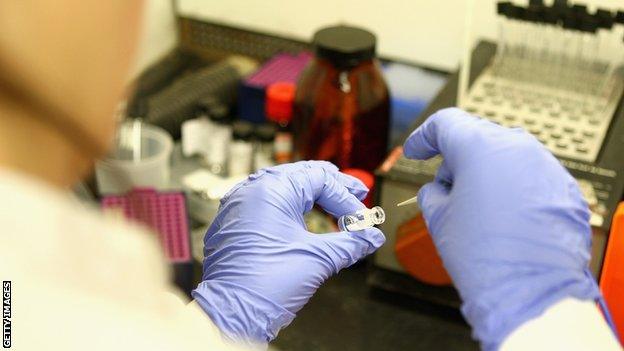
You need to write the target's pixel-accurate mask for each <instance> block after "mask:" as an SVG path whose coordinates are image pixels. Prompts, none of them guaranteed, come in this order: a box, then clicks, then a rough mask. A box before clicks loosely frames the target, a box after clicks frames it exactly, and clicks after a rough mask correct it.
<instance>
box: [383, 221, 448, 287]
mask: <svg viewBox="0 0 624 351" xmlns="http://www.w3.org/2000/svg"><path fill="white" fill-rule="evenodd" d="M394 253H395V255H396V258H397V260H398V261H399V263H400V264H401V266H403V268H405V270H406V271H407V272H408V273H409V274H410V275H412V276H413V277H415V278H416V279H418V280H420V281H421V282H424V283H427V284H432V285H438V286H444V285H451V284H452V280H451V277H449V275H448V273H447V272H446V269H445V268H444V266H443V264H442V259H441V258H440V256H439V255H438V251H437V250H436V248H435V244H434V243H433V240H432V239H431V236H430V235H429V232H428V231H427V225H426V224H425V220H424V218H423V217H422V215H420V214H419V215H417V216H416V217H414V218H413V219H411V220H409V221H407V222H405V223H403V224H402V225H400V226H399V228H398V230H397V241H396V244H395V245H394Z"/></svg>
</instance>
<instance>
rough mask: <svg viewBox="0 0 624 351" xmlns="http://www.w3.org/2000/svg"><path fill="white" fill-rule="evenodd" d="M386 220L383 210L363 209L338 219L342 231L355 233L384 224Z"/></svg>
mask: <svg viewBox="0 0 624 351" xmlns="http://www.w3.org/2000/svg"><path fill="white" fill-rule="evenodd" d="M385 220H386V213H385V212H384V210H383V208H381V207H379V206H375V207H373V208H363V209H361V210H359V211H356V212H355V213H352V214H348V215H344V216H341V217H340V218H338V228H339V229H340V230H341V231H347V232H353V231H358V230H362V229H366V228H370V227H372V226H375V225H378V224H382V223H383V222H384V221H385Z"/></svg>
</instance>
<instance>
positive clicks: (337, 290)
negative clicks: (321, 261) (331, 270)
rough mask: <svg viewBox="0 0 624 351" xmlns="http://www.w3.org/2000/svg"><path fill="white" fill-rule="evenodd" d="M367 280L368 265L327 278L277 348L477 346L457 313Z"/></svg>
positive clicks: (351, 350)
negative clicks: (389, 291)
mask: <svg viewBox="0 0 624 351" xmlns="http://www.w3.org/2000/svg"><path fill="white" fill-rule="evenodd" d="M380 294H381V293H376V292H375V291H373V290H371V289H370V288H369V287H368V286H367V285H366V265H364V264H359V265H357V266H356V267H351V268H349V269H346V270H343V271H341V272H340V273H339V274H338V275H336V276H334V277H333V278H331V279H330V280H329V281H327V282H326V283H325V284H324V285H323V286H321V288H320V289H319V290H318V291H317V293H316V294H315V295H314V296H313V297H312V299H311V300H310V302H309V303H308V304H307V305H306V306H305V307H304V308H303V309H302V310H301V311H300V312H299V313H298V314H297V318H295V320H294V322H293V323H292V324H291V325H290V326H288V327H286V328H285V329H284V330H282V331H281V332H280V334H279V336H278V337H277V339H276V340H275V341H274V342H273V346H274V347H276V348H278V350H284V351H286V350H299V351H308V350H314V351H334V350H340V351H362V350H366V351H369V350H370V351H375V350H384V351H386V350H396V351H400V350H410V351H417V350H440V351H444V350H454V351H464V350H466V351H468V350H479V347H478V344H477V343H476V342H475V341H474V340H472V338H471V337H470V328H469V327H468V326H467V325H466V324H465V323H464V322H463V321H462V320H461V317H459V315H458V314H456V313H454V312H453V311H450V310H437V309H436V308H434V307H433V306H431V305H426V304H423V305H420V306H418V305H417V304H416V303H415V302H414V301H409V300H402V299H401V298H400V297H398V296H396V295H386V294H384V295H383V296H380Z"/></svg>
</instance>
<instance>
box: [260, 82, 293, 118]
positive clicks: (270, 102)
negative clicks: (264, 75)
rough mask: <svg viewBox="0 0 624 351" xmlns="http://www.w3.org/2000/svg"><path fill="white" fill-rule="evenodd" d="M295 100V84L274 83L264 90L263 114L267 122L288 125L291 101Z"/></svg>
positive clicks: (290, 114)
mask: <svg viewBox="0 0 624 351" xmlns="http://www.w3.org/2000/svg"><path fill="white" fill-rule="evenodd" d="M294 100H295V84H294V83H291V82H276V83H273V84H271V85H269V86H268V87H267V89H266V105H265V113H266V116H267V118H268V119H269V120H271V121H273V122H277V123H288V122H290V120H291V119H292V114H293V112H292V111H293V101H294Z"/></svg>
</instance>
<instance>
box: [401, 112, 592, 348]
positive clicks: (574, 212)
mask: <svg viewBox="0 0 624 351" xmlns="http://www.w3.org/2000/svg"><path fill="white" fill-rule="evenodd" d="M404 153H405V155H406V156H407V157H409V158H414V159H421V160H422V159H428V158H431V157H433V156H435V155H438V154H441V155H442V157H443V159H444V161H443V163H442V165H441V167H440V169H439V170H438V173H437V175H436V177H435V180H434V181H433V182H432V183H429V184H426V185H425V186H423V187H422V188H421V189H420V191H419V193H418V196H419V199H418V200H419V201H418V202H419V205H420V208H421V209H422V212H423V215H424V217H425V220H426V222H427V226H428V228H429V232H430V233H431V236H432V238H433V241H434V243H435V245H436V248H437V250H438V252H439V253H440V256H441V257H442V260H443V262H444V266H445V267H446V269H447V271H448V272H449V274H450V275H451V277H452V279H453V282H454V284H455V286H456V287H457V289H458V290H459V293H460V295H461V298H462V300H463V305H462V313H463V314H464V316H465V317H466V319H467V321H468V322H469V323H470V324H471V326H472V327H473V336H474V337H475V338H476V339H478V340H479V341H480V342H481V344H482V347H483V349H485V350H496V349H498V347H499V345H500V343H501V342H502V341H503V340H504V338H505V337H506V336H507V335H508V334H509V333H510V332H512V331H513V330H514V329H515V328H516V327H518V326H519V325H521V324H522V323H524V322H525V321H527V320H529V319H532V318H534V317H537V316H538V315H540V314H541V313H542V312H544V311H545V310H546V309H547V308H548V307H549V306H551V305H552V304H554V303H556V302H558V301H559V300H561V299H563V298H566V297H572V298H577V299H580V300H595V299H597V298H598V297H599V296H600V293H599V290H598V288H597V286H596V283H595V281H594V279H593V278H592V276H591V274H590V272H589V269H588V262H589V259H590V247H591V229H590V225H589V210H588V207H587V203H586V202H585V201H584V199H583V197H582V195H581V193H580V190H579V187H578V184H577V183H576V181H575V180H574V178H572V176H570V174H569V173H568V172H567V171H566V170H565V168H563V166H562V165H561V164H560V163H559V161H557V159H555V158H554V157H553V155H552V154H551V153H550V152H549V151H548V150H547V149H546V148H545V147H544V146H543V145H541V144H540V143H539V142H538V141H537V140H536V139H535V138H534V137H533V136H531V135H530V134H528V133H526V132H525V131H523V130H522V129H507V128H504V127H501V126H499V125H496V124H494V123H491V122H488V121H486V120H480V119H478V118H476V117H474V116H471V115H469V114H467V113H466V112H464V111H462V110H459V109H445V110H441V111H439V112H437V113H436V114H434V115H433V116H431V117H430V118H429V119H428V120H427V121H426V122H425V123H424V124H423V125H422V126H421V127H420V128H418V129H417V130H416V131H415V132H414V133H412V135H410V137H409V138H408V139H407V141H406V142H405V145H404Z"/></svg>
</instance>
